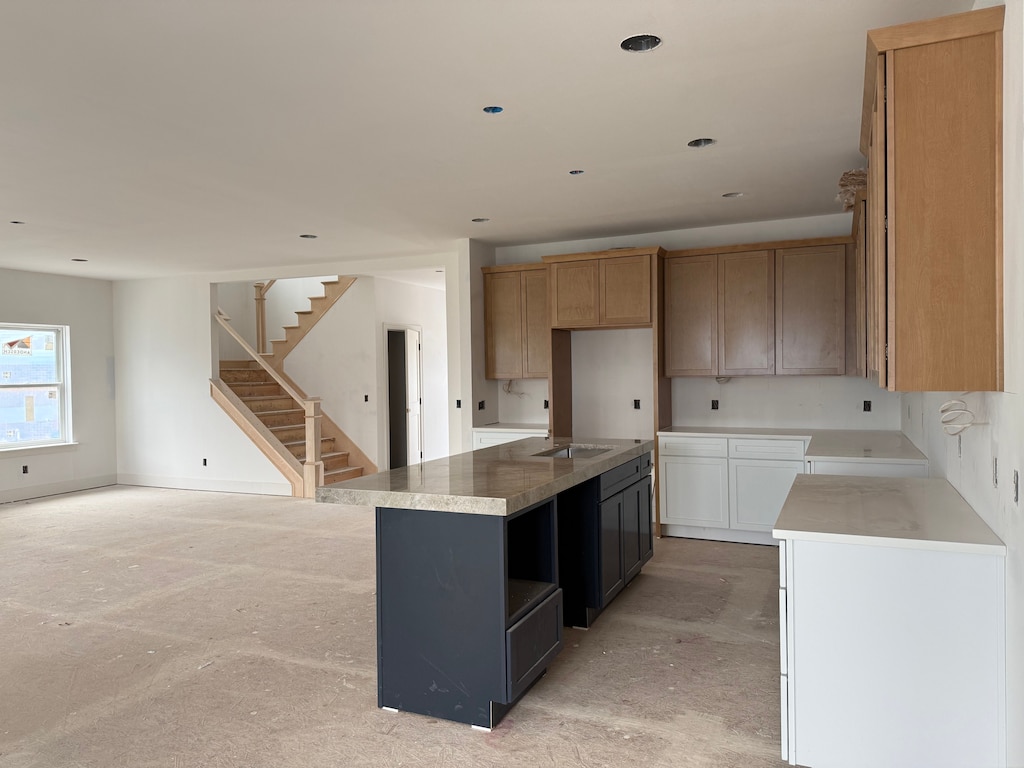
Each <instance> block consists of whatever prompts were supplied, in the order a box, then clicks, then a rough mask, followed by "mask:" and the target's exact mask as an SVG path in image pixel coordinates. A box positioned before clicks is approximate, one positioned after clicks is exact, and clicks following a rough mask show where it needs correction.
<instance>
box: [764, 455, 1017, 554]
mask: <svg viewBox="0 0 1024 768" xmlns="http://www.w3.org/2000/svg"><path fill="white" fill-rule="evenodd" d="M772 535H773V536H774V537H775V538H776V539H791V540H798V541H799V540H805V541H827V542H837V543H846V544H871V545H873V546H882V547H900V548H903V549H931V550H943V551H949V552H970V553H981V554H999V555H1005V554H1006V546H1005V545H1004V544H1003V542H1002V541H1001V540H1000V539H999V537H998V536H996V535H995V533H993V532H992V529H991V528H989V527H988V525H986V524H985V521H984V520H982V519H981V518H980V517H979V516H978V514H977V512H975V511H974V510H973V509H972V508H971V506H970V505H969V504H968V503H967V502H966V501H964V500H963V498H962V497H961V496H960V494H959V493H957V492H956V490H955V489H954V488H953V486H951V485H950V484H949V483H948V482H946V481H945V480H943V479H941V478H922V477H838V476H835V475H797V476H796V480H794V481H793V487H792V488H791V489H790V491H789V496H788V497H787V498H786V503H785V504H784V505H783V507H782V511H781V512H780V513H779V518H778V520H776V522H775V528H774V530H773V531H772Z"/></svg>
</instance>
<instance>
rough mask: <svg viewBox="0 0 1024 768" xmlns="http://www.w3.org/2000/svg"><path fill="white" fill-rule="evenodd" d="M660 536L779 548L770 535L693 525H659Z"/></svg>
mask: <svg viewBox="0 0 1024 768" xmlns="http://www.w3.org/2000/svg"><path fill="white" fill-rule="evenodd" d="M661 535H662V536H675V537H679V538H684V539H709V540H712V541H731V542H734V543H736V544H771V545H773V546H776V547H777V546H779V542H778V541H776V540H775V539H773V538H772V535H771V534H770V533H761V532H760V531H737V530H732V529H731V528H701V527H699V526H694V525H667V524H665V523H662V524H661Z"/></svg>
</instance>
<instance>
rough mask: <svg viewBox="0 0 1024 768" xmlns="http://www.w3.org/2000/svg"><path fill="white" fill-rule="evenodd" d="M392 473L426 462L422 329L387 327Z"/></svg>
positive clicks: (388, 411)
mask: <svg viewBox="0 0 1024 768" xmlns="http://www.w3.org/2000/svg"><path fill="white" fill-rule="evenodd" d="M385 331H386V336H387V338H386V347H387V355H386V358H387V382H388V408H387V413H388V469H398V468H399V467H407V466H409V465H410V464H419V463H420V461H422V460H423V410H422V406H423V393H422V388H421V383H420V382H421V377H422V362H421V356H422V345H421V342H420V331H419V329H418V328H412V327H404V328H396V327H385Z"/></svg>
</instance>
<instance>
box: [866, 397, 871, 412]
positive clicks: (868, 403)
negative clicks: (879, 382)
mask: <svg viewBox="0 0 1024 768" xmlns="http://www.w3.org/2000/svg"><path fill="white" fill-rule="evenodd" d="M870 412H871V401H870V400H865V401H864V413H870Z"/></svg>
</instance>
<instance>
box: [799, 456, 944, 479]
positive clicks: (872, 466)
mask: <svg viewBox="0 0 1024 768" xmlns="http://www.w3.org/2000/svg"><path fill="white" fill-rule="evenodd" d="M811 472H812V473H814V474H816V475H861V476H864V477H928V465H927V464H923V463H917V464H912V463H910V462H900V461H886V462H881V461H818V460H815V461H812V462H811Z"/></svg>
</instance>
